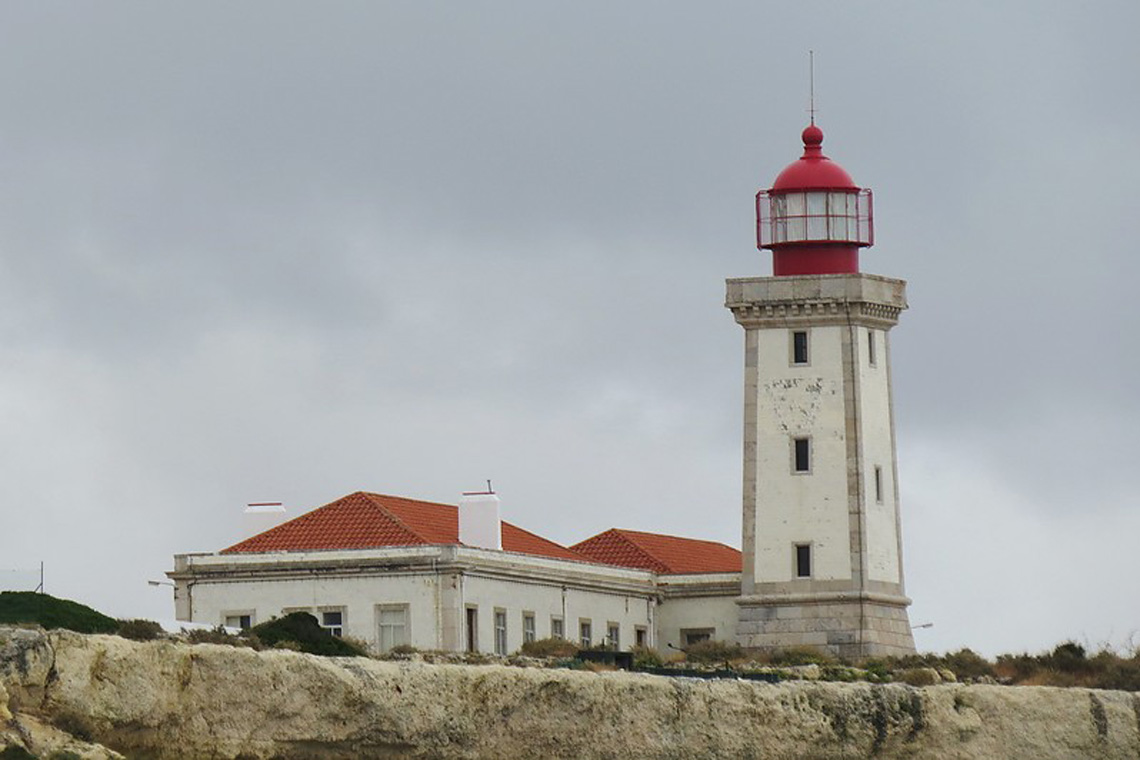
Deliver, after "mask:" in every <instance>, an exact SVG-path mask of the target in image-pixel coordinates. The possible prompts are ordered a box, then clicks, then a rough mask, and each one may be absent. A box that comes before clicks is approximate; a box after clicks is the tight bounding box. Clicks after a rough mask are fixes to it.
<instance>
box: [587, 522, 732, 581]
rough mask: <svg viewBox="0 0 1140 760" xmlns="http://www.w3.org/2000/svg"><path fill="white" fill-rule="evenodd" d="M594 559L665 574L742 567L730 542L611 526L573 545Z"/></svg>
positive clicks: (710, 571) (717, 571)
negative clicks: (728, 543) (729, 544)
mask: <svg viewBox="0 0 1140 760" xmlns="http://www.w3.org/2000/svg"><path fill="white" fill-rule="evenodd" d="M570 548H571V549H573V550H574V551H576V552H579V553H580V554H583V555H585V556H586V557H589V558H590V559H591V560H593V561H594V562H601V563H603V564H607V565H619V566H622V567H636V568H640V569H643V570H652V571H654V572H657V573H662V574H666V575H685V574H690V573H730V572H737V573H738V572H740V571H741V559H742V558H741V553H740V550H739V549H734V548H732V547H731V546H728V545H727V544H722V543H720V542H718V541H708V540H704V539H696V538H684V537H682V536H670V535H666V534H663V533H648V532H645V531H635V530H626V529H623V528H610V529H609V530H607V531H604V532H602V533H599V534H598V535H596V536H592V537H591V538H588V539H586V540H585V541H582V542H580V543H577V544H575V545H574V546H572V547H570Z"/></svg>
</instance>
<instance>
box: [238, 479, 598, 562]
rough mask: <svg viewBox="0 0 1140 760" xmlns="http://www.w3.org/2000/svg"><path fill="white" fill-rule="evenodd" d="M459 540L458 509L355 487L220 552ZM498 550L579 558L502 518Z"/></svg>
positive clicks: (333, 547)
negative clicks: (309, 510)
mask: <svg viewBox="0 0 1140 760" xmlns="http://www.w3.org/2000/svg"><path fill="white" fill-rule="evenodd" d="M458 543H459V508H458V507H455V506H452V505H451V504H435V503H432V502H429V501H417V500H415V499H405V498H403V497H400V496H383V495H381V494H375V493H365V492H363V491H357V492H356V493H351V494H349V495H348V496H342V497H341V498H339V499H337V500H336V501H334V502H331V503H329V504H326V505H324V506H323V507H318V508H317V509H314V510H313V511H311V512H306V513H305V514H303V515H301V516H300V517H297V518H294V519H293V520H290V521H288V522H285V523H282V524H281V525H278V526H277V527H275V528H271V529H269V530H267V531H265V532H264V533H259V534H257V535H256V536H252V537H251V538H247V539H246V540H244V541H242V542H241V543H238V544H234V545H233V546H231V547H229V548H228V549H223V550H222V554H244V553H256V552H289V551H316V550H321V549H373V548H376V547H381V546H416V545H430V544H458ZM503 549H504V550H506V551H509V552H519V553H522V554H533V555H537V556H540V557H554V558H557V559H573V560H579V561H581V560H582V559H583V557H582V556H581V555H579V554H577V553H575V552H573V551H571V550H570V549H567V548H566V547H565V546H561V545H559V544H556V543H554V542H553V541H548V540H546V539H545V538H542V537H541V536H536V535H535V534H534V533H530V532H528V531H525V530H523V529H522V528H519V527H517V526H515V525H511V524H510V523H508V522H505V521H504V522H503Z"/></svg>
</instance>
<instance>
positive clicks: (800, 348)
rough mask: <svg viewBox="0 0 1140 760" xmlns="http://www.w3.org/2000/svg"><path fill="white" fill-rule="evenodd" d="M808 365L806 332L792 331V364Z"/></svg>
mask: <svg viewBox="0 0 1140 760" xmlns="http://www.w3.org/2000/svg"><path fill="white" fill-rule="evenodd" d="M807 363H808V334H807V330H793V331H792V364H807Z"/></svg>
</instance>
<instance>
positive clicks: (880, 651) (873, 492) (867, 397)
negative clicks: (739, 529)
mask: <svg viewBox="0 0 1140 760" xmlns="http://www.w3.org/2000/svg"><path fill="white" fill-rule="evenodd" d="M803 143H804V153H803V156H802V157H801V158H800V159H799V160H797V161H795V162H793V163H792V164H791V165H789V166H788V167H787V168H786V169H784V170H783V171H782V172H780V174H779V176H777V177H776V181H775V183H773V185H772V187H771V189H769V190H764V191H761V192H760V193H759V194H757V196H756V221H757V238H758V241H757V242H758V246H759V247H760V248H761V249H769V250H771V251H772V263H773V276H772V277H748V278H742V279H732V280H728V282H727V297H726V303H725V305H726V306H727V307H728V308H729V309H730V310H732V314H733V316H734V317H735V318H736V321H737V323H739V324H740V326H741V327H743V328H744V499H743V501H744V504H743V506H744V538H743V548H744V568H743V570H744V572H743V579H742V596H741V598H740V599H739V624H738V628H737V634H738V636H737V637H738V640H739V642H740V643H741V644H742V645H744V646H745V647H750V648H758V649H774V648H781V647H788V646H802V645H810V646H816V647H820V648H826V649H828V650H830V651H832V652H833V653H835V654H838V655H840V656H844V657H863V656H873V655H898V654H906V653H909V652H913V651H914V640H913V638H912V636H911V628H910V622H909V620H908V618H907V612H906V609H907V606H908V605H909V604H910V600H909V599H908V598H907V597H906V594H905V592H904V588H903V566H902V542H901V532H900V526H899V502H898V475H897V467H896V456H895V426H894V413H893V408H892V402H891V373H890V358H891V354H890V342H889V338H888V333H889V331H890V329H891V328H892V327H894V326H895V324H897V322H898V317H899V313H900V312H901V311H902V310H903V309H905V308H906V307H907V304H906V290H905V289H906V283H905V282H903V281H902V280H895V279H890V278H887V277H879V276H876V275H869V274H863V273H861V272H860V271H859V250H860V248H864V247H867V246H870V245H871V244H872V242H873V229H872V213H871V191H870V190H868V189H865V188H860V187H858V186H856V185H855V182H854V181H853V180H852V179H851V176H850V175H849V174H848V173H847V172H846V171H844V169H843V168H842V167H841V166H839V164H837V163H835V162H833V161H831V160H830V159H828V158H827V157H826V156H824V155H823V150H822V143H823V131H822V130H821V129H820V128H819V127H817V126H815V123H814V120H813V123H812V124H811V125H810V126H809V127H808V128H807V129H805V130H804V131H803Z"/></svg>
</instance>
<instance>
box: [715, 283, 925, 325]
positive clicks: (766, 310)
mask: <svg viewBox="0 0 1140 760" xmlns="http://www.w3.org/2000/svg"><path fill="white" fill-rule="evenodd" d="M726 285H727V291H726V295H725V304H724V305H725V306H726V307H727V308H728V309H730V310H731V311H732V315H733V317H735V318H736V321H737V322H738V323H739V324H740V325H741V326H742V327H745V328H766V327H799V326H812V325H828V324H852V323H854V324H859V325H865V326H867V327H876V328H883V329H889V328H891V327H893V326H894V325H896V324H897V323H898V319H899V314H900V313H901V312H902V311H903V309H905V308H907V303H906V282H904V281H903V280H896V279H893V278H890V277H881V276H879V275H872V274H861V273H853V274H826V275H801V276H789V277H742V278H737V279H730V280H728V281H727V282H726Z"/></svg>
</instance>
